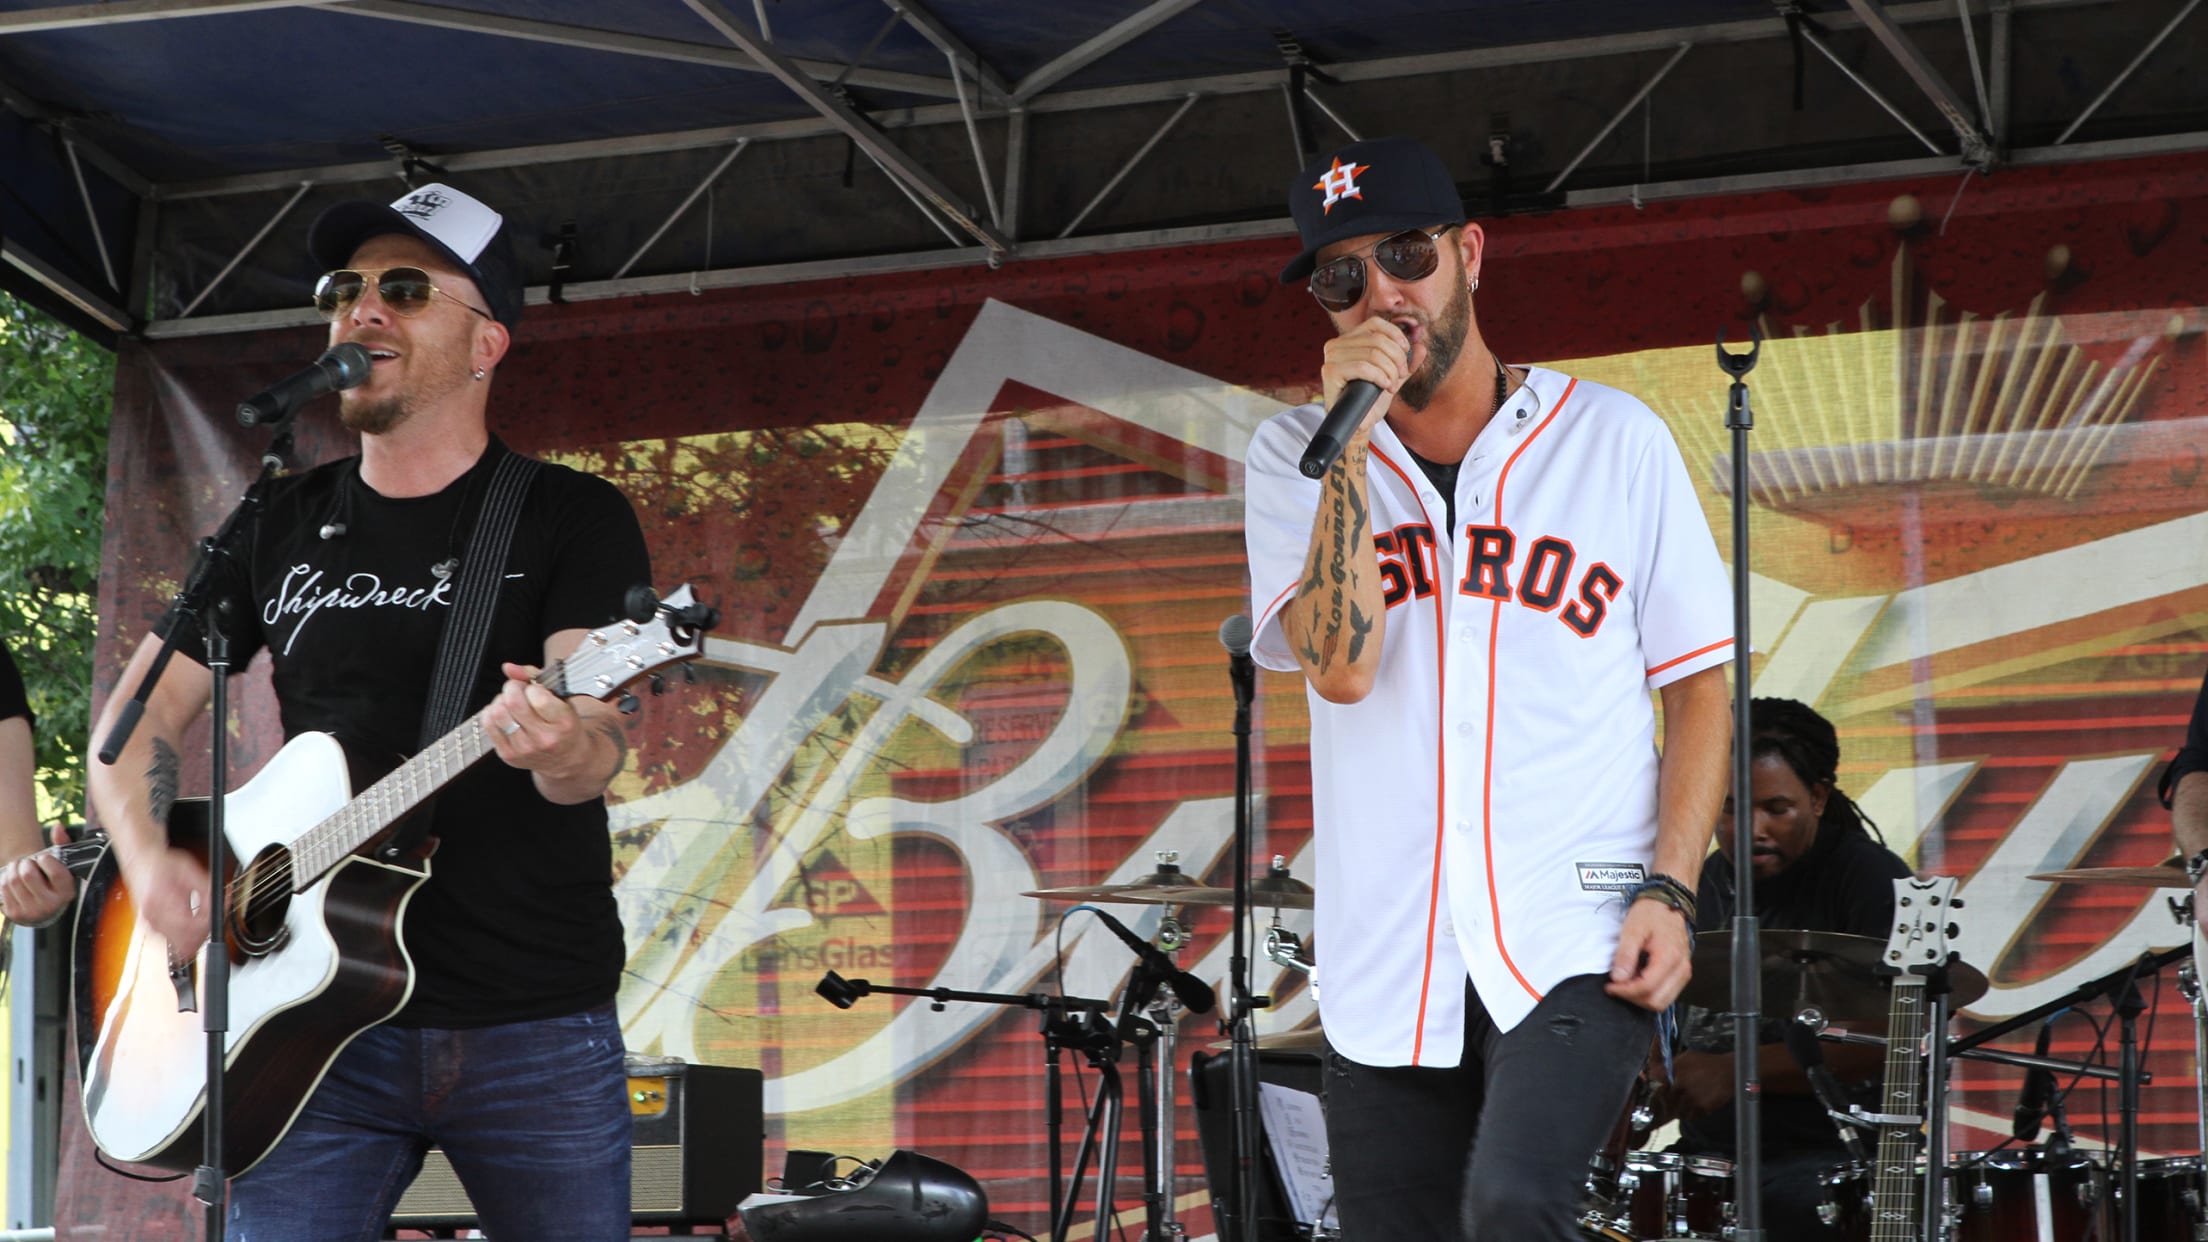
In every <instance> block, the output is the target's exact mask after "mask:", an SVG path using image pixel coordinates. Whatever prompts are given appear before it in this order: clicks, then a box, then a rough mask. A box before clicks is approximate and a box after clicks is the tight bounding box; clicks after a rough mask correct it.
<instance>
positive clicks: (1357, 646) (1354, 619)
mask: <svg viewBox="0 0 2208 1242" xmlns="http://www.w3.org/2000/svg"><path fill="white" fill-rule="evenodd" d="M1371 633H1372V618H1371V617H1368V616H1366V615H1365V610H1364V609H1362V608H1359V607H1358V606H1357V603H1356V601H1355V600H1352V601H1350V605H1349V662H1350V663H1351V664H1355V663H1356V662H1357V657H1358V655H1359V654H1361V653H1362V652H1363V651H1364V649H1365V637H1366V636H1367V635H1369V634H1371Z"/></svg>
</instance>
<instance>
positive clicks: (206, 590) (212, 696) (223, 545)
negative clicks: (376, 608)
mask: <svg viewBox="0 0 2208 1242" xmlns="http://www.w3.org/2000/svg"><path fill="white" fill-rule="evenodd" d="M276 427H277V431H276V437H275V439H273V440H271V441H270V442H269V446H268V450H267V451H266V452H265V453H263V454H262V455H261V472H260V474H259V475H257V476H256V477H255V478H254V480H253V482H252V483H251V484H249V485H248V486H247V487H246V489H245V494H244V495H243V496H241V497H240V498H239V499H238V504H237V507H236V508H234V509H232V510H231V511H230V514H229V516H228V517H226V518H224V519H223V522H222V525H221V526H220V527H219V528H217V529H216V531H215V533H214V534H212V535H210V536H208V537H206V538H205V539H202V540H201V541H200V545H199V559H198V562H197V563H196V564H195V565H193V567H192V571H191V573H190V575H189V576H188V577H187V578H186V579H185V582H184V586H183V588H182V589H181V590H179V591H178V592H177V593H176V595H175V596H174V597H173V598H172V599H171V600H170V601H169V611H168V615H167V616H166V617H165V618H163V623H162V624H161V625H160V626H159V627H158V629H159V631H160V632H161V633H162V634H163V635H164V637H163V638H162V640H161V649H160V651H158V652H156V653H155V655H154V658H153V663H152V664H151V665H150V666H148V667H147V669H146V673H145V676H144V677H142V678H140V679H139V682H138V685H137V687H136V689H135V690H134V691H133V692H132V694H131V697H130V701H129V702H128V703H125V704H124V705H123V710H122V711H121V712H120V713H118V714H117V716H116V718H115V725H114V727H113V728H111V729H109V730H108V733H107V738H106V740H105V741H104V742H102V743H101V746H100V750H99V756H98V757H99V760H100V762H101V763H104V764H108V765H110V766H112V765H113V764H114V763H115V761H116V759H118V758H120V757H121V755H122V753H123V748H124V747H125V746H128V745H129V744H130V738H131V735H132V734H133V733H134V732H136V730H137V728H138V721H139V719H140V718H141V717H142V716H143V715H144V714H145V707H146V703H147V702H148V700H150V699H151V698H152V697H153V690H154V687H155V686H156V685H158V684H159V683H160V680H161V674H162V673H163V672H164V671H165V670H166V669H167V668H168V665H169V658H170V657H171V656H172V655H174V654H175V652H176V638H175V634H176V630H177V625H176V624H175V623H176V622H177V621H179V620H181V619H182V618H185V617H192V616H196V617H198V618H199V619H200V632H201V634H202V635H203V637H204V639H205V642H206V648H207V671H208V672H209V673H210V674H212V676H213V682H212V684H211V686H210V687H209V691H208V700H209V715H210V718H211V719H212V720H213V722H214V727H213V728H212V729H210V730H209V733H210V735H211V736H210V738H209V742H208V766H209V769H210V772H211V775H210V778H209V779H210V781H211V782H212V785H213V796H211V797H209V798H208V799H207V839H206V842H205V847H206V862H207V877H208V880H207V888H208V892H207V896H206V909H205V913H206V915H207V944H206V951H205V953H204V954H203V955H202V957H201V962H200V965H199V966H198V970H197V973H198V975H199V980H198V983H199V987H198V991H199V992H200V996H199V998H198V1002H197V1003H198V1004H199V1006H200V1029H201V1030H203V1031H204V1032H206V1036H207V1061H206V1069H205V1074H206V1089H205V1097H206V1100H205V1105H204V1108H203V1110H202V1112H201V1115H200V1121H201V1139H200V1150H201V1157H200V1164H199V1166H198V1167H197V1168H195V1169H194V1170H193V1171H192V1197H193V1198H195V1199H198V1200H199V1201H200V1203H201V1204H203V1205H204V1206H205V1209H206V1210H205V1229H206V1237H207V1238H208V1239H209V1240H210V1242H221V1239H222V1237H223V1231H224V1227H225V1218H226V1216H227V1215H228V1186H229V1174H228V1172H227V1171H226V1170H225V1168H224V1158H225V1153H224V1151H223V1144H224V1131H223V1095H224V1092H223V1070H224V1066H225V1063H226V1062H227V1060H228V1046H227V1045H228V1038H227V1037H228V1035H229V1031H230V948H229V941H228V936H227V932H228V930H229V928H228V923H229V906H230V897H229V879H228V876H229V869H230V856H229V846H230V838H229V836H228V823H229V817H228V814H227V811H228V807H227V805H226V804H227V802H228V796H227V795H228V790H229V786H230V782H229V772H230V729H229V721H230V637H229V634H228V633H227V632H226V631H225V630H224V623H225V618H224V613H225V612H226V611H227V605H228V603H229V601H227V600H221V601H210V599H209V595H210V593H211V592H212V591H213V589H214V581H215V566H216V565H217V564H219V563H221V562H222V561H224V560H226V559H231V558H240V559H242V558H241V552H242V550H243V548H244V547H245V544H246V542H247V540H248V539H249V538H250V537H251V534H252V532H253V531H254V529H255V528H256V527H258V525H259V524H260V520H261V512H262V509H263V508H264V506H265V505H266V504H267V501H268V489H269V486H270V484H272V483H273V482H274V481H275V479H276V477H277V475H278V474H280V473H281V472H282V471H283V469H284V458H285V456H286V455H288V454H289V453H290V452H291V425H290V419H289V418H288V417H286V418H284V419H282V420H281V421H279V422H278V423H277V424H276ZM174 844H178V845H182V846H184V847H185V848H190V846H191V845H192V844H193V843H191V842H175V843H174ZM193 973H194V967H193V963H192V962H190V961H186V960H183V959H181V958H179V957H178V956H177V955H176V951H175V949H174V948H173V947H172V948H171V949H170V951H169V977H170V979H171V980H173V981H174V982H175V984H176V996H177V1004H178V1006H180V1007H183V1008H190V1007H191V1006H192V1004H193V1003H194V997H193V991H194V988H193V979H192V975H193Z"/></svg>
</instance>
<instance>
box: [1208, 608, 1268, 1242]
mask: <svg viewBox="0 0 2208 1242" xmlns="http://www.w3.org/2000/svg"><path fill="white" fill-rule="evenodd" d="M1237 621H1240V622H1241V623H1242V624H1241V625H1240V626H1236V624H1235V623H1236V622H1237ZM1248 626H1249V621H1248V619H1247V618H1245V617H1241V616H1234V617H1229V618H1228V619H1227V623H1226V624H1225V625H1223V626H1221V627H1220V629H1219V639H1220V642H1221V643H1222V644H1224V645H1225V646H1226V648H1227V650H1228V653H1229V656H1230V658H1229V660H1228V662H1227V670H1228V677H1229V679H1230V680H1231V681H1232V682H1233V683H1234V941H1233V948H1232V949H1231V951H1230V954H1229V956H1228V958H1227V992H1228V997H1229V1001H1228V1005H1227V1014H1226V1020H1227V1022H1228V1024H1229V1037H1230V1038H1231V1039H1232V1041H1233V1043H1232V1045H1231V1047H1230V1049H1229V1052H1228V1063H1227V1069H1228V1077H1229V1079H1231V1080H1232V1082H1233V1084H1234V1093H1233V1094H1234V1109H1233V1121H1234V1126H1233V1130H1234V1199H1233V1204H1234V1216H1233V1220H1232V1222H1231V1227H1230V1226H1222V1227H1221V1228H1220V1230H1219V1237H1220V1239H1221V1242H1258V1238H1257V1148H1258V1143H1259V1141H1260V1139H1261V1137H1262V1136H1263V1133H1264V1131H1263V1124H1264V1123H1263V1119H1262V1118H1261V1117H1260V1116H1259V1115H1258V1110H1257V1042H1256V1033H1255V1031H1254V1030H1253V1029H1252V1025H1251V1020H1250V1015H1251V1013H1252V1011H1253V1010H1254V1009H1255V1008H1256V1007H1257V1003H1258V1001H1257V998H1256V997H1255V996H1254V995H1253V993H1254V992H1255V990H1256V988H1255V985H1254V983H1253V982H1252V980H1251V978H1250V958H1249V950H1248V946H1247V944H1246V943H1245V938H1246V932H1245V930H1244V929H1245V928H1246V927H1247V926H1248V925H1249V922H1250V914H1251V911H1250V793H1251V789H1250V785H1251V774H1250V704H1251V701H1252V700H1254V699H1255V698H1256V697H1257V669H1256V666H1255V665H1253V664H1252V663H1251V661H1250V646H1249V644H1250V640H1249V635H1248ZM1230 631H1233V633H1232V634H1231V636H1230ZM1234 639H1239V642H1236V641H1233V640H1234ZM1238 647H1239V650H1238V649H1237V648H1238Z"/></svg>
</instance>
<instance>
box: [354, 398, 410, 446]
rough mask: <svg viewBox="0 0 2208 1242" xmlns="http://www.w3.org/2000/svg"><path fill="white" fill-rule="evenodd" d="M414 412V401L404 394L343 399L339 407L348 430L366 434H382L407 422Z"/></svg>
mask: <svg viewBox="0 0 2208 1242" xmlns="http://www.w3.org/2000/svg"><path fill="white" fill-rule="evenodd" d="M413 413H414V405H413V402H411V401H409V400H407V399H406V397H404V396H396V397H384V398H382V399H380V400H375V401H371V400H368V399H366V398H361V399H359V400H353V401H344V400H341V401H340V402H339V404H338V407H337V417H338V421H339V422H341V423H343V424H345V429H346V430H347V431H355V432H359V433H360V434H361V435H364V436H380V435H383V434H384V433H385V432H388V431H390V430H391V429H392V428H394V427H396V426H398V425H399V424H400V423H403V422H405V421H406V420H407V419H408V418H409V417H410V416H412V414H413Z"/></svg>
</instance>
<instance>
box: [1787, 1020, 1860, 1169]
mask: <svg viewBox="0 0 2208 1242" xmlns="http://www.w3.org/2000/svg"><path fill="white" fill-rule="evenodd" d="M1804 1018H1814V1021H1813V1022H1805V1021H1803V1019H1804ZM1823 1025H1824V1015H1823V1014H1820V1013H1818V1012H1817V1011H1816V1010H1814V1009H1808V1010H1804V1011H1803V1012H1802V1014H1801V1015H1800V1016H1798V1017H1796V1018H1795V1020H1794V1021H1792V1022H1789V1023H1787V1024H1786V1032H1785V1038H1786V1050H1787V1051H1788V1052H1791V1053H1793V1054H1794V1062H1795V1064H1797V1065H1799V1066H1801V1067H1802V1073H1803V1074H1805V1075H1807V1076H1808V1078H1809V1089H1810V1091H1811V1092H1812V1093H1813V1094H1815V1095H1816V1097H1817V1102H1818V1103H1819V1104H1822V1105H1824V1106H1825V1111H1826V1112H1827V1113H1829V1114H1831V1115H1832V1124H1833V1128H1834V1129H1837V1130H1838V1131H1840V1143H1841V1145H1842V1146H1844V1147H1846V1148H1847V1149H1848V1159H1850V1160H1853V1161H1855V1162H1856V1163H1858V1164H1869V1163H1870V1159H1871V1157H1870V1153H1869V1152H1866V1151H1865V1150H1864V1149H1863V1140H1862V1139H1861V1138H1860V1137H1858V1136H1857V1134H1856V1132H1855V1125H1854V1124H1853V1123H1852V1122H1849V1121H1847V1120H1846V1117H1847V1115H1848V1097H1847V1096H1846V1094H1844V1093H1843V1092H1842V1091H1841V1090H1840V1080H1839V1079H1837V1078H1834V1077H1833V1076H1832V1070H1831V1069H1830V1068H1829V1067H1827V1066H1826V1065H1825V1050H1824V1047H1823V1046H1822V1045H1820V1044H1819V1043H1818V1042H1817V1031H1816V1028H1817V1027H1820V1026H1823Z"/></svg>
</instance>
